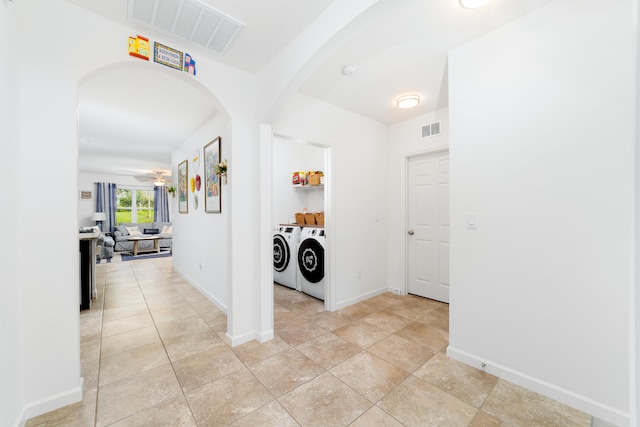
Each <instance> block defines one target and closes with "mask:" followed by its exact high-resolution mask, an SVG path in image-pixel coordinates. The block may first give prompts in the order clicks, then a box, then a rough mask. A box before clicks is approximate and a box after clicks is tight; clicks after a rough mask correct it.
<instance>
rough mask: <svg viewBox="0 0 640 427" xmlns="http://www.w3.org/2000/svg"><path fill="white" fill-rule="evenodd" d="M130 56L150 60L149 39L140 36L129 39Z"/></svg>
mask: <svg viewBox="0 0 640 427" xmlns="http://www.w3.org/2000/svg"><path fill="white" fill-rule="evenodd" d="M129 55H131V56H135V57H136V58H140V59H144V60H145V61H148V60H149V39H148V38H146V37H142V36H140V35H138V36H136V37H129Z"/></svg>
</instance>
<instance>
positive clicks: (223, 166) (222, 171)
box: [216, 159, 227, 184]
mask: <svg viewBox="0 0 640 427" xmlns="http://www.w3.org/2000/svg"><path fill="white" fill-rule="evenodd" d="M216 175H218V176H219V177H220V181H222V183H223V184H226V183H227V159H224V160H223V161H221V162H220V163H218V164H217V165H216Z"/></svg>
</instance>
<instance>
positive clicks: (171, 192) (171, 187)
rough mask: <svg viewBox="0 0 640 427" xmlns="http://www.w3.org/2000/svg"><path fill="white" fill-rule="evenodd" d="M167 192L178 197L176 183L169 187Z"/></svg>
mask: <svg viewBox="0 0 640 427" xmlns="http://www.w3.org/2000/svg"><path fill="white" fill-rule="evenodd" d="M167 193H169V194H171V197H176V187H175V185H172V186H170V187H167Z"/></svg>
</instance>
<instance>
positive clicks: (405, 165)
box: [399, 145, 451, 295]
mask: <svg viewBox="0 0 640 427" xmlns="http://www.w3.org/2000/svg"><path fill="white" fill-rule="evenodd" d="M441 153H449V146H448V145H447V146H445V147H434V148H430V149H426V150H420V151H415V152H411V153H407V154H404V155H403V156H402V164H401V167H400V173H401V174H402V188H401V191H400V194H401V196H400V200H401V203H400V206H402V217H403V218H404V219H403V221H402V231H401V232H402V241H403V242H404V244H403V245H402V246H401V247H400V251H401V252H400V259H401V260H403V261H404V262H402V263H401V264H400V269H401V270H400V273H401V277H402V278H403V283H402V288H401V289H399V291H400V295H407V294H408V293H409V292H408V290H409V267H408V264H409V258H408V256H407V254H408V253H409V238H408V235H407V231H408V230H409V176H408V175H407V173H408V171H409V160H411V159H414V158H416V157H422V156H431V155H436V154H441ZM449 160H451V159H449Z"/></svg>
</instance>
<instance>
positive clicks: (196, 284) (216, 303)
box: [173, 264, 228, 314]
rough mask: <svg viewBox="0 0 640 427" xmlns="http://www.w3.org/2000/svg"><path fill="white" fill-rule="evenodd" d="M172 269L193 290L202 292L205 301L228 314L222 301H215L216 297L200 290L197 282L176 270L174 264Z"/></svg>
mask: <svg viewBox="0 0 640 427" xmlns="http://www.w3.org/2000/svg"><path fill="white" fill-rule="evenodd" d="M173 268H174V270H176V271H177V272H178V274H179V275H180V276H182V278H183V279H184V280H186V281H187V282H189V284H190V285H191V286H193V287H194V288H196V289H197V290H199V291H200V292H202V293H203V294H204V296H206V297H207V299H209V301H211V302H212V303H214V304H215V305H216V307H218V308H219V309H220V310H222V311H223V312H224V314H228V312H227V305H226V304H223V303H222V301H220V300H219V299H217V298H216V297H214V296H213V295H211V294H210V293H209V292H207V291H206V290H205V289H204V288H202V286H200V284H199V283H198V282H196V281H195V280H193V279H191V277H189V276H188V275H187V274H185V273H184V271H182V270H180V269H179V268H177V267H176V266H175V264H174V266H173Z"/></svg>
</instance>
